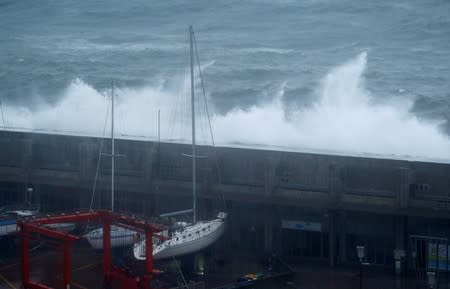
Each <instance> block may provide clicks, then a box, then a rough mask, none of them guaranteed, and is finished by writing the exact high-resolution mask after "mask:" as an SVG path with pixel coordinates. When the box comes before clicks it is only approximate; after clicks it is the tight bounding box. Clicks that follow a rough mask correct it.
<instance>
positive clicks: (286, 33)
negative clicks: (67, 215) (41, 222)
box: [0, 0, 450, 162]
mask: <svg viewBox="0 0 450 289" xmlns="http://www.w3.org/2000/svg"><path fill="white" fill-rule="evenodd" d="M190 24H192V25H193V26H194V30H195V33H196V39H197V44H198V49H199V56H200V60H201V66H202V73H203V78H204V84H205V88H206V99H207V103H208V108H209V113H210V115H211V121H212V130H213V133H214V137H215V141H216V143H217V144H218V145H226V146H250V147H255V146H257V147H265V148H269V149H287V150H300V151H318V152H326V153H328V152H329V153H339V154H349V155H378V156H379V155H382V156H384V157H391V158H401V159H404V158H407V159H409V158H414V159H416V158H418V159H433V160H437V161H445V162H448V161H449V160H450V2H449V1H447V0H431V1H425V0H420V1H419V0H399V1H388V0H380V1H370V2H368V3H362V2H360V1H355V0H341V1H335V0H305V1H294V0H278V1H277V0H270V1H269V0H239V1H237V0H236V1H234V0H224V1H205V0H200V1H180V0H174V1H150V0H146V1H144V0H135V1H118V0H109V1H102V0H99V1H65V0H59V1H56V0H54V1H51V0H46V1H44V0H43V1H32V0H21V1H16V0H0V39H1V45H0V101H1V103H2V105H1V107H0V108H1V111H0V112H1V118H0V125H1V126H3V127H4V129H10V130H32V131H38V132H41V131H45V132H52V133H69V134H86V135H104V134H105V132H104V131H105V126H107V125H108V121H107V120H108V118H109V117H108V113H109V98H108V93H109V89H110V86H111V81H112V80H114V83H115V87H116V95H117V97H116V114H115V119H116V125H117V134H118V135H119V136H120V137H124V138H127V137H129V138H144V139H155V138H156V135H157V131H158V129H157V128H158V121H157V115H158V110H159V111H160V114H161V121H160V126H161V138H162V140H163V141H186V142H187V141H189V136H190V131H189V124H190V120H189V119H190V114H189V113H190V112H189V70H188V68H189V58H188V57H189V51H188V32H187V31H188V25H190ZM196 83H197V88H198V89H197V94H198V96H199V97H198V99H197V107H196V108H197V112H198V113H197V118H198V137H199V139H200V142H202V143H208V142H209V143H210V142H211V141H210V135H209V125H208V123H207V121H206V117H205V116H206V108H205V99H204V98H203V96H202V93H201V89H200V85H199V83H200V82H199V77H198V75H197V76H196Z"/></svg>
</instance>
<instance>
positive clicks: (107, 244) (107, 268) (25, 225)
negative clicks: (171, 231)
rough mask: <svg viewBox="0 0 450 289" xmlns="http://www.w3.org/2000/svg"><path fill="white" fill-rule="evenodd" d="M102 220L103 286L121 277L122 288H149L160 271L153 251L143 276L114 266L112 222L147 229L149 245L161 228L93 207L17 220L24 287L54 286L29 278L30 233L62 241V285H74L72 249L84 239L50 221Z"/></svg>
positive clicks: (147, 242) (130, 227)
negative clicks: (51, 225) (155, 262)
mask: <svg viewBox="0 0 450 289" xmlns="http://www.w3.org/2000/svg"><path fill="white" fill-rule="evenodd" d="M95 220H97V221H101V223H102V226H103V248H104V250H103V278H104V279H103V280H104V282H103V288H105V289H106V288H111V285H112V282H113V280H118V281H119V284H120V288H121V289H126V288H127V289H128V288H129V289H150V288H151V285H150V283H151V281H152V277H153V276H154V275H155V274H158V273H160V271H157V270H154V269H153V254H152V253H153V252H152V250H146V261H145V262H146V264H145V274H144V275H143V276H130V274H128V272H126V271H125V270H123V269H119V268H117V267H115V266H114V265H113V264H112V263H111V236H110V234H111V225H112V224H115V225H117V226H120V227H126V228H128V229H131V230H134V231H137V232H144V233H145V240H146V248H153V236H156V237H159V235H156V234H157V233H159V232H161V231H162V228H161V227H160V226H158V225H156V224H152V223H148V222H146V221H143V220H138V219H135V218H133V217H130V216H127V215H123V214H116V213H112V212H110V211H91V212H84V213H80V212H76V213H74V214H66V215H60V216H50V217H42V218H37V219H26V220H21V221H18V223H17V226H18V228H19V229H20V235H21V237H22V285H23V288H25V289H54V288H51V287H48V286H46V285H44V284H40V283H37V282H34V281H31V280H30V254H29V249H30V237H31V234H40V235H43V236H45V237H48V238H52V239H56V240H57V241H62V242H63V248H64V250H63V252H64V253H63V255H64V261H63V287H62V288H63V289H70V288H71V273H72V272H71V271H72V270H71V265H72V264H71V259H72V254H71V249H72V244H73V242H74V241H78V240H80V239H81V237H79V236H75V235H72V234H68V233H64V232H60V231H57V230H54V229H51V228H49V227H45V226H44V225H47V224H57V223H66V222H87V221H95Z"/></svg>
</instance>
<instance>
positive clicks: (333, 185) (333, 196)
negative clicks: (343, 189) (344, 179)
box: [328, 164, 340, 205]
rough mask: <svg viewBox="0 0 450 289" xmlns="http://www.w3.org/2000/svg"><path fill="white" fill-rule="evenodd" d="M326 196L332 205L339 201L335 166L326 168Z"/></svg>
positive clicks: (331, 165)
mask: <svg viewBox="0 0 450 289" xmlns="http://www.w3.org/2000/svg"><path fill="white" fill-rule="evenodd" d="M328 195H329V198H330V201H331V203H332V205H336V204H338V203H339V201H340V192H339V191H338V178H337V168H336V165H335V164H330V165H329V167H328Z"/></svg>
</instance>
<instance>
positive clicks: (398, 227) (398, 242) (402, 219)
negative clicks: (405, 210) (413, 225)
mask: <svg viewBox="0 0 450 289" xmlns="http://www.w3.org/2000/svg"><path fill="white" fill-rule="evenodd" d="M394 238H395V240H394V244H395V248H394V254H393V255H394V259H395V260H394V261H395V273H396V274H397V275H400V274H401V273H402V272H404V270H405V268H404V266H405V264H406V259H405V258H406V256H407V254H406V242H407V217H406V216H395V225H394Z"/></svg>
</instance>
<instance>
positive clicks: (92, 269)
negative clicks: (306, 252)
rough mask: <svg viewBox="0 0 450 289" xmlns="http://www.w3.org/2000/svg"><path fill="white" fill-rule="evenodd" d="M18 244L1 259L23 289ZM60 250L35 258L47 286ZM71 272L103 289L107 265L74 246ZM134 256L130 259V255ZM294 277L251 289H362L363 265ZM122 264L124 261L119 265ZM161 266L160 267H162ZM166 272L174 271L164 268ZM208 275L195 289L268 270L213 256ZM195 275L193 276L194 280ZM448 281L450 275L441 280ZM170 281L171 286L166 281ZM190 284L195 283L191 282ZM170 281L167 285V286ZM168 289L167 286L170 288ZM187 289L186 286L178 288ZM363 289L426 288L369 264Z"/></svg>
mask: <svg viewBox="0 0 450 289" xmlns="http://www.w3.org/2000/svg"><path fill="white" fill-rule="evenodd" d="M18 250H19V246H14V247H12V249H11V250H10V251H9V252H8V253H7V254H6V253H5V254H2V255H3V256H2V258H1V259H0V264H1V266H0V288H5V289H6V288H7V289H18V288H22V287H21V263H20V253H19V252H18ZM59 250H60V249H58V248H54V247H49V246H47V245H42V246H40V247H39V245H38V247H36V248H35V249H34V251H33V253H32V258H31V268H32V271H31V279H32V280H36V281H40V282H42V283H44V284H46V285H48V286H52V287H55V288H60V287H61V284H62V253H61V252H60V251H59ZM73 250H74V254H73V261H72V264H73V266H72V274H73V283H72V288H79V289H86V288H88V289H91V288H102V277H101V276H102V263H101V260H102V259H101V252H98V251H97V252H96V251H93V250H92V249H90V248H89V247H88V246H87V244H83V243H81V244H78V245H76V246H75V247H74V249H73ZM123 256H127V253H126V252H121V253H120V258H119V257H118V258H117V260H119V259H120V262H121V264H122V265H123V266H129V267H132V268H133V270H137V271H139V266H140V264H139V262H135V261H133V260H132V258H128V257H123ZM129 257H131V256H129ZM124 260H126V261H124ZM285 261H286V263H287V264H289V266H290V268H292V269H293V272H294V274H293V276H292V277H290V278H280V279H277V280H272V281H270V280H269V281H267V282H263V284H259V285H257V286H254V287H251V288H296V289H344V288H346V289H349V288H350V289H351V288H360V275H359V268H358V267H354V266H353V267H338V268H334V269H331V268H330V267H329V266H328V264H327V262H321V261H317V260H305V259H289V258H288V259H285ZM117 262H119V261H117ZM157 265H158V264H157ZM161 266H164V268H165V269H166V270H169V271H170V270H171V269H170V266H169V265H167V264H165V265H161ZM204 266H205V275H204V277H199V276H197V277H195V278H194V279H195V282H197V283H196V284H197V286H195V287H192V288H231V287H227V286H226V285H229V284H232V283H234V282H236V280H237V279H239V277H242V276H243V275H245V274H247V273H257V272H262V271H264V270H265V268H264V265H262V262H261V258H258V257H255V255H254V254H248V253H245V252H241V253H236V254H233V256H229V257H227V258H226V259H224V260H220V261H218V260H217V259H216V258H215V257H213V256H212V255H209V256H208V255H207V256H206V257H205V260H204ZM175 271H177V270H174V271H173V272H170V273H168V274H166V275H165V276H161V278H160V280H161V281H160V282H157V283H156V284H155V285H156V286H167V285H170V286H171V287H177V286H176V285H177V283H179V285H181V284H182V281H181V277H180V276H179V274H178V273H176V272H175ZM189 276H190V277H189ZM192 276H194V275H192V274H189V273H186V274H185V278H186V279H187V282H188V283H190V284H191V285H193V284H194V281H193V279H192ZM441 277H442V279H443V281H444V280H445V278H446V277H447V276H445V275H443V276H441ZM167 280H170V282H171V283H167ZM189 280H191V281H189ZM164 282H166V283H164ZM166 288H167V287H166ZM179 288H182V287H179ZM362 288H365V289H379V288H393V289H394V288H395V289H400V288H401V289H403V288H427V287H426V284H425V283H424V281H417V280H416V278H414V276H409V277H405V276H404V277H402V278H396V277H395V275H394V274H393V273H392V271H391V270H389V269H388V268H381V267H376V266H370V265H366V266H364V268H363V276H362ZM439 288H448V287H446V282H445V281H444V282H441V286H440V287H439Z"/></svg>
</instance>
